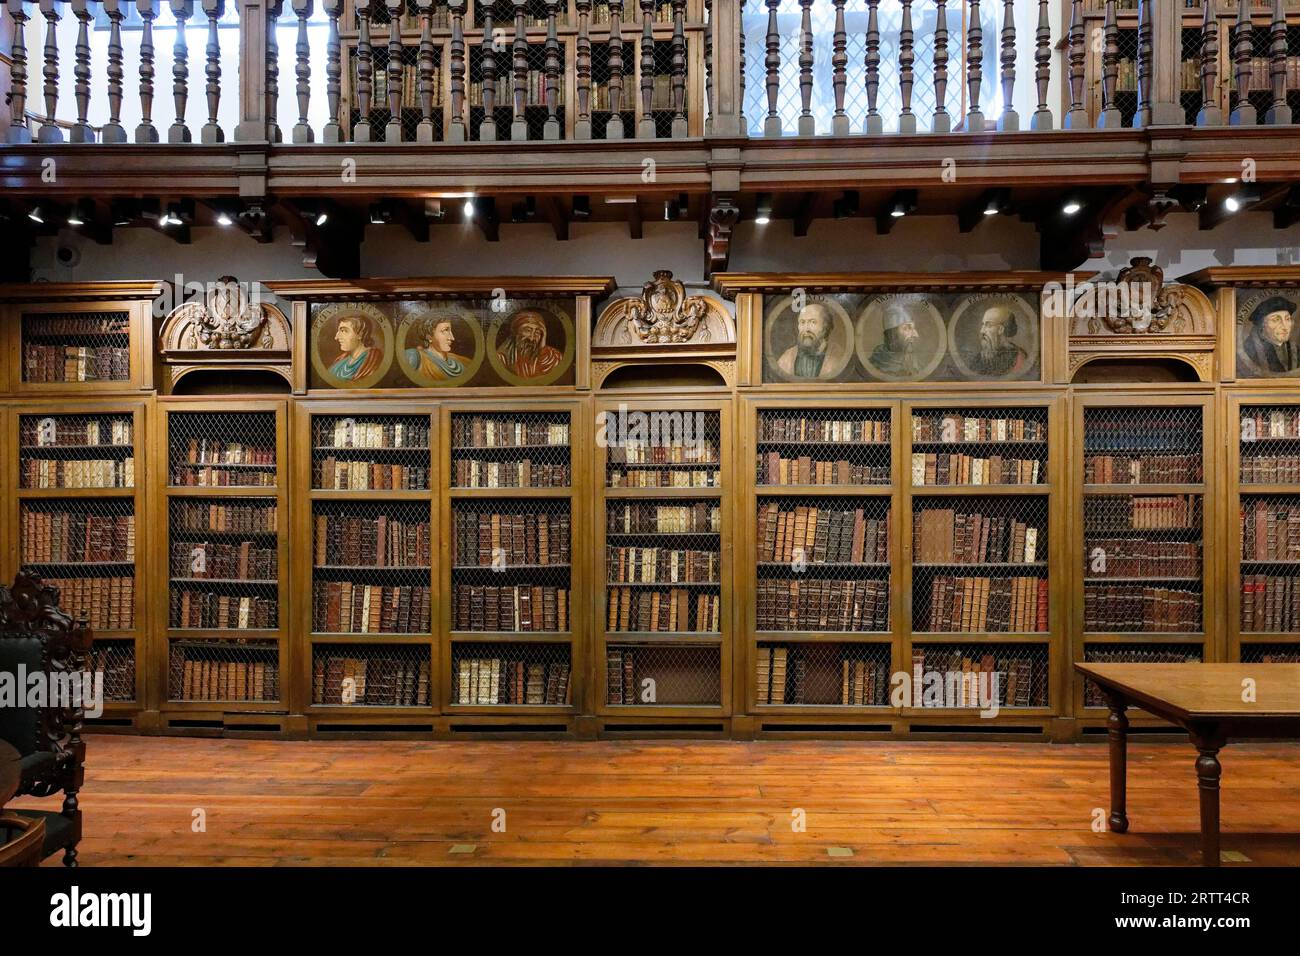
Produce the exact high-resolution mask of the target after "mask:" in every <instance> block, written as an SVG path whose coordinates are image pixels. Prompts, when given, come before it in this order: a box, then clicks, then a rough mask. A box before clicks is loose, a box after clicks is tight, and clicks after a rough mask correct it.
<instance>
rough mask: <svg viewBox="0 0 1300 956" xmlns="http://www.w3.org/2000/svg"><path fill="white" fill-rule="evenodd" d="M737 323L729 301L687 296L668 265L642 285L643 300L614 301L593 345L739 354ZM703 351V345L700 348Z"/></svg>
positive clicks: (599, 323) (600, 322) (598, 324)
mask: <svg viewBox="0 0 1300 956" xmlns="http://www.w3.org/2000/svg"><path fill="white" fill-rule="evenodd" d="M735 343H736V327H735V323H734V322H733V321H732V319H731V315H730V313H729V312H728V311H727V308H726V306H725V305H723V304H722V302H721V301H719V300H718V299H716V298H714V297H712V296H707V295H687V294H686V287H685V286H684V285H683V284H682V283H681V282H679V281H678V280H676V279H674V278H673V274H672V273H671V272H670V271H668V270H667V269H660V270H658V271H657V272H655V273H654V278H653V279H652V280H651V281H649V282H647V283H645V285H643V286H642V287H641V296H640V298H631V297H628V298H623V299H618V300H616V301H615V302H613V303H611V304H610V305H609V307H608V308H606V309H605V311H604V312H602V313H601V315H600V319H599V320H598V321H597V322H596V332H595V334H594V336H593V337H592V349H593V350H596V351H607V350H611V349H612V350H617V351H620V352H624V351H631V350H633V349H637V348H644V347H649V346H657V347H659V348H660V349H661V350H663V351H669V350H671V347H673V346H690V347H704V348H706V349H719V348H720V349H721V351H724V352H729V353H734V350H735ZM696 350H697V351H698V348H697V349H696Z"/></svg>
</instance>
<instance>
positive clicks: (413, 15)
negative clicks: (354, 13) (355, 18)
mask: <svg viewBox="0 0 1300 956" xmlns="http://www.w3.org/2000/svg"><path fill="white" fill-rule="evenodd" d="M356 6H357V7H359V8H364V0H361V2H358V3H357V4H356ZM369 10H370V23H371V26H387V25H388V24H390V23H392V14H390V13H389V12H388V7H387V5H386V4H384V3H376V2H374V0H370V4H369ZM428 10H429V18H430V28H431V29H433V30H445V29H447V28H448V27H449V26H450V25H451V13H450V11H449V10H448V9H447V8H446V7H440V6H438V5H436V4H429V6H428ZM462 12H463V10H462ZM358 26H359V23H358ZM398 26H399V27H401V29H402V30H403V32H405V31H415V30H419V29H420V11H419V9H418V8H417V7H416V6H415V3H414V0H407V3H406V6H405V8H404V9H403V11H402V13H401V15H400V16H399V17H398Z"/></svg>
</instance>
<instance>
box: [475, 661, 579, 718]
mask: <svg viewBox="0 0 1300 956" xmlns="http://www.w3.org/2000/svg"><path fill="white" fill-rule="evenodd" d="M451 667H452V673H451V686H452V687H453V688H454V689H455V692H456V695H455V699H454V700H453V701H452V703H453V704H470V705H479V706H482V705H489V706H495V705H499V704H524V705H531V706H539V705H540V706H545V705H557V704H568V703H570V691H569V665H568V664H567V663H564V662H561V661H553V662H551V663H541V662H529V661H508V660H504V659H502V658H500V657H465V658H458V659H456V660H454V661H452V665H451Z"/></svg>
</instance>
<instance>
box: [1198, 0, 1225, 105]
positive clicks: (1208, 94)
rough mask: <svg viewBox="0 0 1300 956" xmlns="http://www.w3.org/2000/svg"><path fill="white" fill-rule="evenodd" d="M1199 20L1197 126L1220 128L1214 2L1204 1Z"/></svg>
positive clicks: (1217, 50) (1217, 37) (1217, 46)
mask: <svg viewBox="0 0 1300 956" xmlns="http://www.w3.org/2000/svg"><path fill="white" fill-rule="evenodd" d="M1204 4H1205V6H1204V10H1203V17H1202V19H1201V111H1200V112H1199V113H1197V114H1196V125H1197V126H1222V125H1223V110H1222V109H1220V108H1219V15H1218V12H1217V11H1216V10H1215V4H1214V0H1204Z"/></svg>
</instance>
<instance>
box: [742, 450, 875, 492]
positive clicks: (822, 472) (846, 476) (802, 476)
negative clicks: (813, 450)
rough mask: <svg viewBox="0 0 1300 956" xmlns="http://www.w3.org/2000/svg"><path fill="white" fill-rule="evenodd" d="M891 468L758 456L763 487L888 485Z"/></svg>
mask: <svg viewBox="0 0 1300 956" xmlns="http://www.w3.org/2000/svg"><path fill="white" fill-rule="evenodd" d="M890 477H891V475H890V468H889V465H887V464H884V465H859V464H855V463H854V462H851V461H849V460H848V459H847V458H839V459H836V460H834V461H830V460H827V461H822V460H815V459H813V457H812V456H811V455H800V456H798V457H796V458H787V457H785V456H784V455H782V454H781V453H780V452H779V451H769V452H767V453H766V454H760V455H759V456H758V483H759V484H760V485H887V484H889V481H890Z"/></svg>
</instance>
